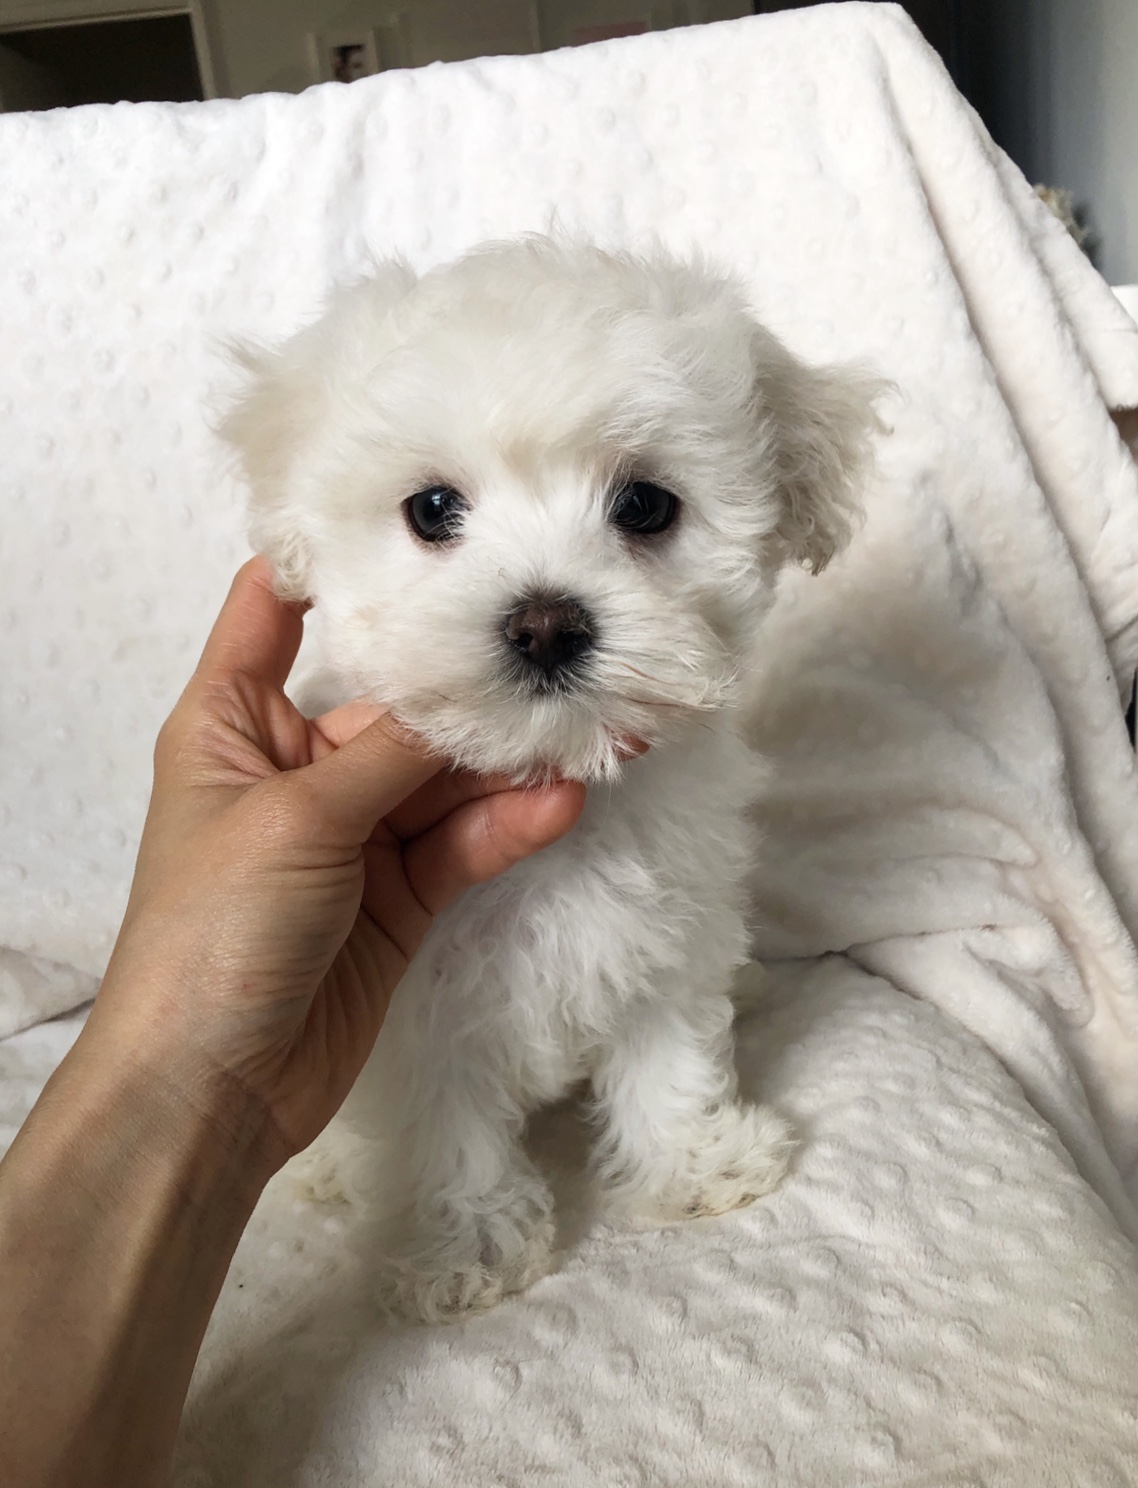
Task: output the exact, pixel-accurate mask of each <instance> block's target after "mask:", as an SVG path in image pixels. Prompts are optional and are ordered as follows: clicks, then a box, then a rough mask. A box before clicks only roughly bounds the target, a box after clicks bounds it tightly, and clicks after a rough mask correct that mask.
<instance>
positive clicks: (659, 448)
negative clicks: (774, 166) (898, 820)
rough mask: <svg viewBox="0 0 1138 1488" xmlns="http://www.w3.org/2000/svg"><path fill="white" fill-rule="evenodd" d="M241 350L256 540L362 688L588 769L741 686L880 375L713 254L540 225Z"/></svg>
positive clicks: (472, 733) (839, 495)
mask: <svg viewBox="0 0 1138 1488" xmlns="http://www.w3.org/2000/svg"><path fill="white" fill-rule="evenodd" d="M254 372H255V380H254V382H253V385H252V387H251V390H250V392H249V393H248V395H247V397H246V399H245V401H244V402H243V403H242V405H241V406H240V407H239V408H238V409H237V411H236V412H235V413H234V415H233V416H232V417H231V419H230V420H229V423H228V425H227V433H228V434H229V436H230V437H231V438H232V439H233V440H234V441H235V442H236V443H237V444H238V446H239V448H240V449H241V451H242V453H243V455H244V459H245V463H246V467H247V470H248V473H249V476H250V478H251V481H252V485H253V490H254V499H253V536H254V540H255V542H256V544H257V545H258V546H259V547H260V548H261V549H262V550H263V551H265V552H266V553H267V554H268V555H269V557H270V558H271V559H272V560H273V561H274V563H275V565H276V567H277V571H278V575H279V578H280V584H281V588H282V591H283V592H285V593H288V594H290V595H292V596H294V597H304V598H308V599H312V600H314V601H315V602H316V603H317V604H318V605H319V606H320V607H321V608H322V610H323V612H324V617H325V625H326V631H327V634H328V636H329V640H330V646H331V650H332V657H331V659H332V661H333V664H334V665H335V666H336V667H337V668H338V669H339V670H340V671H341V673H342V674H343V675H344V676H345V678H346V679H347V680H348V682H349V683H350V685H351V686H352V688H353V689H354V691H355V693H356V694H357V695H359V696H363V697H368V698H370V699H373V700H375V701H378V702H382V703H386V704H389V705H390V706H391V707H392V708H393V709H394V710H395V712H396V713H397V714H398V715H399V716H400V717H401V718H402V719H403V720H404V721H405V722H407V723H408V724H409V725H410V726H411V727H412V728H414V729H415V730H416V731H418V732H419V733H421V734H422V735H424V736H425V737H426V738H427V739H428V740H430V741H431V742H432V743H433V744H434V745H435V746H436V747H437V748H438V749H439V750H440V751H442V752H444V753H445V754H447V755H448V756H450V757H452V758H454V759H456V760H458V761H460V762H461V763H463V764H465V765H467V766H469V767H472V768H476V769H479V770H485V771H491V770H492V771H505V772H508V773H511V774H514V775H524V774H529V773H533V772H534V771H540V770H542V769H552V770H556V771H558V772H560V773H562V774H565V775H568V776H573V777H577V778H581V779H590V778H596V777H602V776H605V775H611V774H613V773H614V772H615V771H616V769H617V768H618V766H619V761H620V758H621V744H622V741H624V740H627V739H628V738H629V737H639V738H643V739H646V740H648V741H650V742H660V741H662V740H665V739H666V738H667V737H668V735H669V733H671V732H673V731H674V730H675V728H676V727H677V726H678V725H681V724H682V722H683V721H684V720H686V719H690V718H691V717H692V716H693V715H695V714H698V713H700V712H704V711H707V710H710V709H716V708H721V707H723V706H725V705H727V704H729V703H730V702H731V700H732V698H733V694H734V687H735V677H736V673H737V670H738V666H739V663H740V661H741V659H742V657H743V656H744V655H745V653H746V650H747V648H748V647H749V646H750V644H751V643H752V640H753V636H754V632H755V627H756V625H757V622H758V621H759V619H760V618H761V616H762V614H763V613H764V611H765V610H766V608H767V606H768V604H769V602H770V599H771V595H772V588H773V582H774V577H775V574H776V572H777V569H778V568H779V566H780V565H781V564H782V563H784V562H786V561H788V560H795V559H797V560H798V561H803V562H806V563H809V564H810V565H811V566H813V567H814V568H820V567H821V566H822V565H823V564H824V563H825V562H826V561H827V559H828V558H829V557H830V555H831V554H832V553H833V552H834V551H835V549H836V548H837V547H838V546H840V544H841V542H842V541H843V540H844V538H845V536H846V533H847V531H848V514H849V509H850V504H851V498H850V487H851V482H852V481H853V480H854V479H855V478H856V475H857V472H858V470H859V468H860V466H861V463H862V459H863V456H864V453H865V447H866V443H867V438H868V433H869V430H870V428H871V425H872V422H873V416H872V411H871V400H872V396H873V394H874V392H875V391H876V389H875V387H874V385H873V384H872V383H871V382H870V380H868V379H866V378H864V377H859V376H857V375H855V374H850V373H848V372H838V371H834V370H831V371H824V372H819V371H812V370H810V369H808V368H805V367H803V366H802V365H801V364H800V363H798V362H797V361H795V360H794V359H793V358H792V357H791V356H790V355H789V353H788V352H787V351H786V350H785V349H784V348H783V347H782V346H781V345H780V344H779V343H778V342H777V341H776V340H775V339H774V338H773V337H771V336H770V335H769V334H768V333H766V332H765V331H763V330H762V329H761V328H760V327H759V326H758V325H756V324H755V323H754V321H753V320H751V318H750V317H749V315H748V314H747V312H746V309H745V307H744V304H743V302H742V300H741V297H740V296H739V294H738V292H737V291H736V290H735V289H734V288H733V286H731V285H730V284H729V283H726V282H724V281H723V280H722V279H719V278H717V277H716V276H714V275H711V274H709V273H707V272H705V271H703V270H701V269H698V268H692V267H688V266H683V265H677V264H674V263H672V262H670V261H666V260H662V259H655V260H652V261H642V260H633V259H626V258H615V257H611V256H607V255H604V254H601V253H599V252H598V251H597V250H594V249H586V248H580V247H568V246H565V245H562V244H556V243H552V242H548V241H543V240H528V241H526V242H523V243H519V244H512V245H503V246H499V247H495V248H492V249H488V250H482V251H481V252H478V253H475V254H472V255H470V256H469V257H467V258H465V259H463V260H460V261H459V263H457V264H456V265H453V266H452V267H450V268H449V269H444V270H440V271H436V272H435V273H434V274H431V275H428V276H426V277H425V278H424V279H421V280H418V281H416V280H414V279H413V278H412V276H411V275H410V274H409V273H408V272H407V271H405V270H403V269H401V268H399V267H398V266H392V267H389V268H388V269H386V270H383V271H381V272H380V273H379V274H378V275H377V276H376V277H375V278H373V279H371V280H369V281H367V282H366V283H363V284H361V285H358V286H356V287H355V288H353V289H351V290H349V291H346V292H344V293H343V294H341V296H340V297H339V298H338V300H337V301H336V302H335V303H334V304H333V306H332V307H331V309H330V311H329V313H328V314H327V315H326V316H325V317H324V319H323V320H322V321H320V322H319V323H318V324H317V325H315V326H313V327H310V328H309V329H308V330H306V331H304V332H302V333H301V334H300V335H299V336H297V337H296V338H294V340H293V341H292V342H290V343H289V344H288V345H287V346H286V347H285V348H284V349H283V351H282V352H280V353H278V354H277V355H276V356H274V357H270V358H264V359H260V360H258V361H256V363H255V364H254Z"/></svg>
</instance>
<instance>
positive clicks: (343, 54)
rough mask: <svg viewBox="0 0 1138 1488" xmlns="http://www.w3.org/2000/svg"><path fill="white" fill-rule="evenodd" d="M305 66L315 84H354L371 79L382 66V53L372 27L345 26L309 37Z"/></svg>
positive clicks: (314, 33) (315, 32)
mask: <svg viewBox="0 0 1138 1488" xmlns="http://www.w3.org/2000/svg"><path fill="white" fill-rule="evenodd" d="M308 62H309V67H310V69H311V72H312V80H313V82H317V83H354V82H357V81H358V80H359V79H360V78H364V77H374V76H375V74H376V73H377V72H379V71H380V70H381V68H382V66H383V51H382V49H381V47H380V42H379V37H378V35H377V34H376V31H375V29H374V28H373V27H370V26H348V27H342V28H340V29H339V30H333V31H310V32H309V33H308Z"/></svg>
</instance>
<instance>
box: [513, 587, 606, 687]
mask: <svg viewBox="0 0 1138 1488" xmlns="http://www.w3.org/2000/svg"><path fill="white" fill-rule="evenodd" d="M505 629H506V639H507V641H509V643H510V645H511V646H512V647H513V648H514V649H515V650H516V651H517V652H518V653H519V654H520V655H521V656H523V657H524V658H525V659H526V661H528V662H529V663H530V664H531V665H532V666H534V667H537V668H538V669H540V670H541V671H543V672H544V673H545V675H546V676H547V677H552V676H553V675H554V674H555V673H556V672H559V671H561V670H562V669H564V668H566V667H568V666H569V665H570V664H571V663H572V662H574V661H576V660H577V658H578V657H580V656H583V655H584V654H585V652H586V651H588V650H589V648H590V647H591V646H592V644H593V622H592V617H591V616H590V614H589V612H588V610H587V609H586V608H585V606H584V605H583V604H581V602H580V601H579V600H576V599H569V598H560V599H538V598H534V599H527V600H524V601H523V602H522V603H521V604H520V605H518V607H517V609H516V610H512V611H511V612H510V614H509V615H507V616H506V627H505Z"/></svg>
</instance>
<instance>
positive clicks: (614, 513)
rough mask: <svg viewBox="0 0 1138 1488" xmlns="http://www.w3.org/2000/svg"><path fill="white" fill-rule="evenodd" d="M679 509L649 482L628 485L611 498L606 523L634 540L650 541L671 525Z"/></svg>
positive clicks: (658, 488)
mask: <svg viewBox="0 0 1138 1488" xmlns="http://www.w3.org/2000/svg"><path fill="white" fill-rule="evenodd" d="M679 505H680V503H679V502H678V501H677V500H676V498H675V497H674V496H673V495H672V493H671V491H665V490H664V488H663V486H654V485H653V484H652V482H651V481H629V483H628V485H627V486H623V487H622V488H621V489H620V490H619V491H618V492H617V493H616V496H615V497H614V498H613V503H612V506H611V507H610V509H609V521H610V522H612V523H613V525H614V526H616V527H619V528H621V530H622V531H624V532H631V533H635V534H636V536H637V537H651V536H652V535H653V534H654V533H657V532H663V530H664V528H665V527H670V526H671V525H672V523H673V522H674V521H675V519H676V512H677V511H678V510H679Z"/></svg>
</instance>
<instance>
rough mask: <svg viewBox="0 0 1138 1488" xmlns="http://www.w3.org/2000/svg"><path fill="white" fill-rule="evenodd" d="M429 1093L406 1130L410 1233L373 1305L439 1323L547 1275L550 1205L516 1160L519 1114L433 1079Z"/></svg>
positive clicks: (493, 1097) (527, 1165)
mask: <svg viewBox="0 0 1138 1488" xmlns="http://www.w3.org/2000/svg"><path fill="white" fill-rule="evenodd" d="M430 1085H431V1089H430V1091H428V1092H420V1104H419V1110H418V1112H417V1114H416V1116H415V1119H414V1121H413V1122H412V1123H410V1124H409V1125H408V1127H407V1128H406V1130H405V1142H406V1152H405V1157H406V1159H407V1161H408V1163H409V1171H410V1183H411V1204H410V1214H411V1222H412V1231H411V1234H410V1236H409V1238H408V1240H407V1242H406V1243H405V1244H404V1246H403V1247H402V1248H401V1249H400V1251H399V1253H398V1254H397V1255H395V1256H393V1257H390V1258H389V1268H388V1274H387V1275H386V1277H385V1278H384V1280H383V1283H382V1285H381V1293H380V1300H381V1302H383V1303H384V1304H385V1305H386V1306H387V1308H388V1309H389V1310H390V1311H391V1312H395V1313H399V1314H402V1315H403V1316H407V1317H412V1318H418V1319H421V1320H422V1321H424V1322H446V1321H448V1320H453V1319H455V1318H458V1317H461V1316H462V1315H463V1314H464V1313H467V1312H474V1311H482V1310H484V1309H486V1308H488V1307H493V1306H494V1305H495V1304H496V1303H498V1302H500V1301H501V1300H502V1298H503V1297H505V1296H507V1295H509V1294H510V1293H511V1292H518V1291H522V1290H523V1289H524V1288H525V1287H527V1286H529V1285H531V1284H532V1283H533V1282H534V1281H536V1280H537V1279H538V1278H539V1277H541V1276H543V1275H544V1274H545V1273H546V1271H548V1269H549V1263H550V1255H551V1251H552V1246H553V1237H554V1229H553V1222H552V1217H551V1216H552V1207H553V1201H552V1196H551V1194H550V1192H549V1189H548V1187H547V1186H546V1184H545V1182H544V1181H543V1180H542V1178H541V1177H540V1175H539V1174H538V1172H537V1170H536V1169H535V1168H534V1166H533V1164H532V1163H531V1162H530V1160H529V1158H528V1157H527V1156H526V1154H525V1152H524V1151H523V1150H522V1147H521V1143H520V1139H521V1132H522V1127H523V1124H524V1115H523V1112H522V1111H521V1109H520V1108H519V1107H518V1106H517V1105H516V1104H514V1103H513V1102H511V1101H510V1100H509V1098H508V1097H507V1096H506V1095H505V1093H504V1092H503V1091H502V1090H500V1089H495V1090H490V1089H487V1088H483V1089H477V1088H475V1087H474V1086H473V1085H472V1084H470V1083H467V1082H466V1081H465V1080H464V1079H463V1077H462V1075H461V1074H457V1073H456V1072H455V1071H453V1070H451V1071H449V1072H447V1073H446V1075H444V1071H443V1070H441V1069H440V1070H438V1071H436V1077H435V1078H434V1079H433V1080H431V1081H430Z"/></svg>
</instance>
